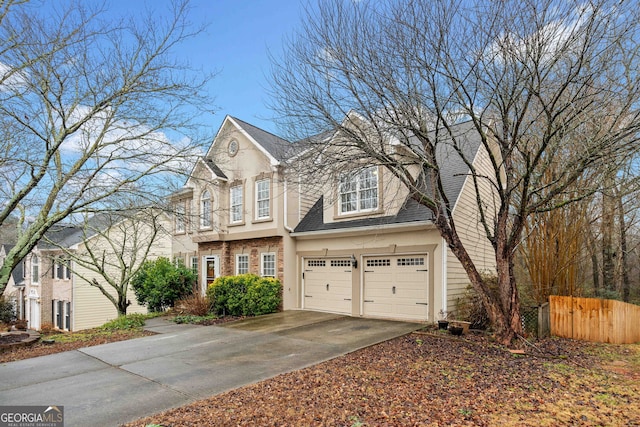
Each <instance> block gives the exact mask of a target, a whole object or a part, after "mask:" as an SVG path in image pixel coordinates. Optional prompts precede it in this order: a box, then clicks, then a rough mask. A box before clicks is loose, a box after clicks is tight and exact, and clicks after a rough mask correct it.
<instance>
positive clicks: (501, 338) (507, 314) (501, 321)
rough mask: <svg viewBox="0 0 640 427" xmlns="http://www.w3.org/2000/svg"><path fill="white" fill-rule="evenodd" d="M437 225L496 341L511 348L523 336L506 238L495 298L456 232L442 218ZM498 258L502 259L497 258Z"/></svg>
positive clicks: (500, 252)
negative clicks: (481, 307) (474, 292)
mask: <svg viewBox="0 0 640 427" xmlns="http://www.w3.org/2000/svg"><path fill="white" fill-rule="evenodd" d="M436 224H437V226H438V229H439V230H440V234H441V236H442V237H443V238H444V239H445V240H446V241H447V243H448V244H449V249H451V251H452V252H453V254H454V255H455V256H456V258H457V259H458V260H459V261H460V263H461V264H462V267H463V268H464V269H465V272H466V273H467V275H468V276H469V279H470V280H471V285H472V286H473V288H474V289H475V290H476V292H477V293H478V295H479V297H480V300H481V301H482V304H483V306H484V308H485V310H486V311H487V314H488V316H489V319H491V323H492V325H493V327H494V329H495V334H496V339H497V340H498V342H500V343H501V344H504V345H510V344H511V343H512V342H513V341H514V340H515V339H516V338H517V336H518V335H521V334H522V321H521V316H520V302H519V298H518V291H517V288H516V280H515V275H514V272H513V254H514V251H513V250H507V249H506V242H507V240H506V236H503V237H504V240H503V242H502V244H501V246H500V247H504V249H503V250H500V251H496V264H497V272H498V291H497V292H498V295H497V296H496V295H493V291H492V289H491V288H490V287H489V286H488V284H487V282H486V281H485V280H484V279H483V277H482V275H481V274H480V272H478V270H477V269H476V267H475V265H474V263H473V261H472V260H471V257H470V256H469V253H468V252H467V251H466V249H465V248H464V246H463V244H462V242H461V240H460V237H459V236H458V234H457V233H456V231H455V229H453V228H451V227H450V226H449V224H448V223H447V220H446V219H444V217H443V215H439V216H438V217H437V219H436ZM498 254H503V255H502V256H499V255H498ZM443 256H446V249H445V248H443Z"/></svg>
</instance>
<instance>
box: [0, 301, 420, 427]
mask: <svg viewBox="0 0 640 427" xmlns="http://www.w3.org/2000/svg"><path fill="white" fill-rule="evenodd" d="M420 327H421V325H420V324H416V323H405V322H392V321H386V320H374V319H361V318H356V317H347V316H340V315H334V314H327V313H317V312H310V311H286V312H282V313H276V314H272V315H267V316H260V317H256V318H251V319H247V320H243V321H240V322H233V323H228V324H226V325H221V326H194V325H176V324H174V323H172V322H168V321H166V320H163V319H152V320H150V321H148V322H147V327H146V328H147V329H149V330H152V331H154V332H158V335H154V336H149V337H144V338H138V339H134V340H129V341H121V342H117V343H112V344H104V345H99V346H95V347H87V348H83V349H79V350H75V351H69V352H65V353H58V354H54V355H50V356H43V357H38V358H34V359H27V360H22V361H18V362H11V363H5V364H2V365H0V405H62V406H64V416H65V427H71V426H88V425H91V426H117V425H119V424H121V423H125V422H129V421H133V420H135V419H138V418H140V417H143V416H146V415H151V414H154V413H156V412H160V411H163V410H166V409H169V408H173V407H178V406H182V405H184V404H186V403H189V402H193V401H194V400H198V399H203V398H206V397H209V396H212V395H214V394H217V393H221V392H224V391H226V390H230V389H233V388H237V387H240V386H243V385H246V384H251V383H255V382H258V381H261V380H264V379H267V378H270V377H273V376H276V375H278V374H280V373H284V372H290V371H293V370H297V369H300V368H303V367H305V366H310V365H313V364H316V363H319V362H322V361H324V360H328V359H331V358H334V357H337V356H340V355H342V354H345V353H349V352H351V351H354V350H357V349H359V348H363V347H367V346H370V345H372V344H376V343H379V342H382V341H386V340H388V339H391V338H394V337H397V336H400V335H404V334H406V333H409V332H412V331H414V330H416V329H418V328H420Z"/></svg>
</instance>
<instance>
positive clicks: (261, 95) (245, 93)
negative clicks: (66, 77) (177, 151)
mask: <svg viewBox="0 0 640 427" xmlns="http://www.w3.org/2000/svg"><path fill="white" fill-rule="evenodd" d="M149 4H152V5H153V6H154V8H155V9H156V10H158V11H160V10H162V9H164V7H166V6H167V5H168V4H169V1H168V0H155V1H153V0H148V1H146V2H145V1H143V0H116V1H111V2H109V1H107V3H106V5H107V7H108V8H109V10H110V11H112V12H113V13H115V14H118V15H120V14H122V13H125V14H126V13H127V11H131V12H134V13H135V11H138V12H141V11H144V9H145V7H146V5H149ZM304 4H306V2H305V1H304V0H191V6H192V8H193V11H192V16H191V18H192V20H193V22H194V23H202V22H206V23H208V24H209V26H208V28H207V30H206V32H205V33H203V34H201V35H200V36H198V37H197V38H196V39H193V40H191V41H190V42H189V44H185V45H184V46H183V47H184V48H185V51H184V55H185V56H186V58H188V60H189V61H190V62H191V63H192V64H194V65H195V66H198V67H202V68H204V69H205V70H210V71H212V70H218V71H219V73H218V75H217V77H216V78H215V79H214V80H213V81H212V83H211V85H210V87H209V91H210V95H212V96H214V97H215V106H216V107H217V111H218V112H217V114H216V115H215V116H214V117H213V120H212V123H211V127H212V132H216V131H217V130H218V128H219V126H220V124H221V123H222V120H223V119H224V117H225V115H227V114H229V115H232V116H235V117H238V118H240V119H242V120H244V121H246V122H249V123H251V124H253V125H255V126H258V127H260V128H262V129H265V130H267V131H270V132H274V133H277V128H276V126H275V124H274V123H273V121H271V120H269V117H270V116H271V115H272V113H271V112H270V111H269V110H268V108H267V103H268V100H267V96H268V94H267V85H268V83H267V77H268V73H269V68H270V62H269V54H268V52H269V51H271V52H272V53H273V54H275V55H279V53H280V52H281V48H282V41H283V38H284V37H285V36H286V35H289V34H291V33H292V31H293V30H294V28H296V27H297V26H298V25H299V23H300V20H301V16H302V12H303V10H304V8H303V7H304ZM163 6H164V7H163Z"/></svg>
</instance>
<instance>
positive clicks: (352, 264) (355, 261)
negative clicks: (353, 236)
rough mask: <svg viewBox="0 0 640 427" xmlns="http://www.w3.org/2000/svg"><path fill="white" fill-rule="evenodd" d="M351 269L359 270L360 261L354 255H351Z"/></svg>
mask: <svg viewBox="0 0 640 427" xmlns="http://www.w3.org/2000/svg"><path fill="white" fill-rule="evenodd" d="M351 267H353V268H358V260H357V259H356V257H355V255H353V254H351Z"/></svg>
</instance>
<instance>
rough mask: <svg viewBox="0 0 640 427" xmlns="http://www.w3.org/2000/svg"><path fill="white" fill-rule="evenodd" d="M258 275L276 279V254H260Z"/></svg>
mask: <svg viewBox="0 0 640 427" xmlns="http://www.w3.org/2000/svg"><path fill="white" fill-rule="evenodd" d="M260 258H261V262H260V275H261V276H263V277H276V254H275V253H274V252H265V253H262V254H260Z"/></svg>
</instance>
